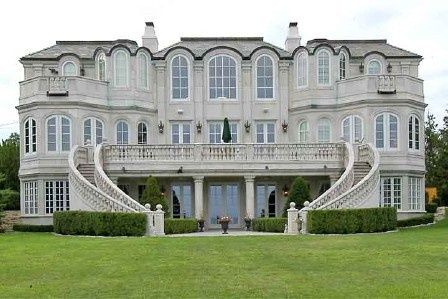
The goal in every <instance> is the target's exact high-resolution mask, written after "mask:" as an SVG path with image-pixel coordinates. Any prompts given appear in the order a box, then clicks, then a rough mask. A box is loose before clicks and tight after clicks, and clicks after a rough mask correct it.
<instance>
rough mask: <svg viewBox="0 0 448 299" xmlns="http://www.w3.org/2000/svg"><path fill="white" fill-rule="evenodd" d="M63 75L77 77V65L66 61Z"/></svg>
mask: <svg viewBox="0 0 448 299" xmlns="http://www.w3.org/2000/svg"><path fill="white" fill-rule="evenodd" d="M62 75H63V76H77V75H78V72H77V71H76V65H75V63H74V62H72V61H66V62H65V63H64V64H63V65H62Z"/></svg>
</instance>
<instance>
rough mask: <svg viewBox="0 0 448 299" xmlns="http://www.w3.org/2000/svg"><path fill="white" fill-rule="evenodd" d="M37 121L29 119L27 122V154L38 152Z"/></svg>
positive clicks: (25, 129) (25, 128)
mask: <svg viewBox="0 0 448 299" xmlns="http://www.w3.org/2000/svg"><path fill="white" fill-rule="evenodd" d="M36 131H37V128H36V120H35V119H33V118H28V119H27V120H26V121H25V127H24V133H25V154H29V153H35V152H36V150H37V137H36V136H37V135H36Z"/></svg>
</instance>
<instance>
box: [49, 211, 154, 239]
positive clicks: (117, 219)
mask: <svg viewBox="0 0 448 299" xmlns="http://www.w3.org/2000/svg"><path fill="white" fill-rule="evenodd" d="M146 223H147V220H146V215H145V214H143V213H115V212H88V211H64V212H55V213H54V214H53V226H54V231H55V232H56V233H59V234H63V235H91V236H143V235H145V232H146Z"/></svg>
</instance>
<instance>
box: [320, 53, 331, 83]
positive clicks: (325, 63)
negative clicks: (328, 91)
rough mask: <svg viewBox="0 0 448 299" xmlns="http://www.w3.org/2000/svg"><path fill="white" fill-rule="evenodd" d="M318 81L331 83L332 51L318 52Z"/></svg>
mask: <svg viewBox="0 0 448 299" xmlns="http://www.w3.org/2000/svg"><path fill="white" fill-rule="evenodd" d="M317 83H318V84H321V85H328V84H330V53H329V52H328V51H326V50H321V51H320V52H319V53H318V54H317Z"/></svg>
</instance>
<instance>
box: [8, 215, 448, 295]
mask: <svg viewBox="0 0 448 299" xmlns="http://www.w3.org/2000/svg"><path fill="white" fill-rule="evenodd" d="M179 296H180V297H207V298H211V297H214V298H217V297H276V298H277V297H301V296H305V297H311V296H313V297H326V298H330V297H331V298H335V297H339V298H345V297H351V298H366V297H369V298H372V297H402V298H410V297H414V298H415V297H419V298H443V297H445V298H446V297H447V296H448V221H447V220H445V221H444V222H440V223H439V224H437V225H434V226H431V227H422V228H411V229H404V230H402V231H400V232H398V233H386V234H372V235H357V236H306V237H303V236H299V237H297V236H283V235H281V236H266V237H228V238H219V237H209V238H89V237H60V236H54V235H52V234H49V233H7V234H3V235H2V234H0V298H10V297H82V298H87V297H106V298H111V297H159V298H160V297H179Z"/></svg>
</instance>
